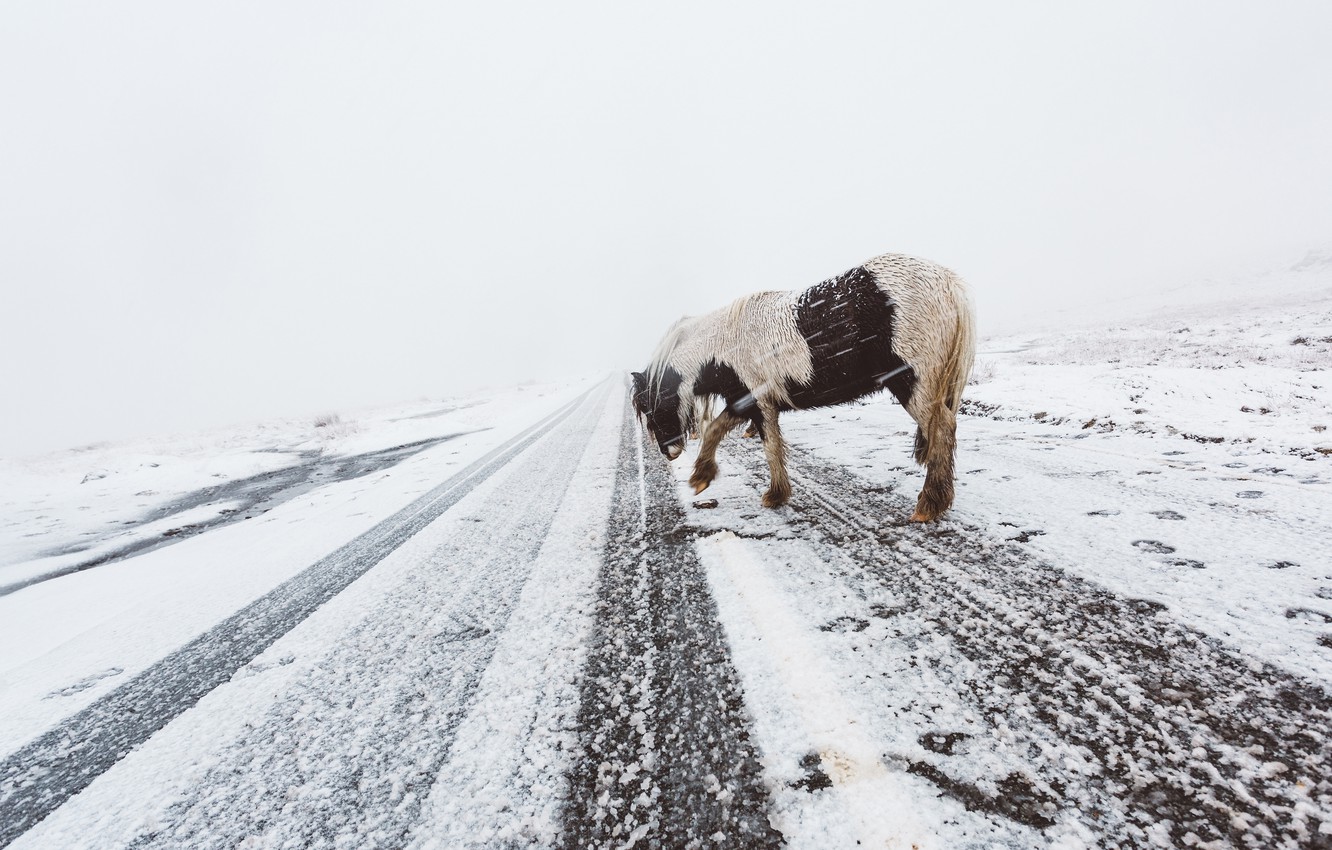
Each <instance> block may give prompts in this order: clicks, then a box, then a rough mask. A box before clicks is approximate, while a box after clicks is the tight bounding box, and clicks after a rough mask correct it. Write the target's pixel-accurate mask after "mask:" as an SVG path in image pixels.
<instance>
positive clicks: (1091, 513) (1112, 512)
mask: <svg viewBox="0 0 1332 850" xmlns="http://www.w3.org/2000/svg"><path fill="white" fill-rule="evenodd" d="M1087 516H1119V511H1117V510H1115V509H1114V508H1103V509H1101V510H1099V511H1087Z"/></svg>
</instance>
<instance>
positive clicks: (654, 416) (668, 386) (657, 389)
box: [634, 367, 685, 460]
mask: <svg viewBox="0 0 1332 850" xmlns="http://www.w3.org/2000/svg"><path fill="white" fill-rule="evenodd" d="M680 381H681V378H680V373H679V372H677V371H675V370H674V369H671V368H669V367H668V368H667V369H666V373H665V374H664V375H662V377H661V380H660V381H657V382H654V381H651V380H649V379H648V377H647V376H646V375H644V374H643V373H642V372H635V373H634V411H635V412H637V413H638V418H639V419H641V420H643V422H644V423H645V424H646V425H647V429H648V431H649V432H650V433H651V434H652V436H653V438H654V439H655V440H656V441H657V446H658V447H659V448H660V449H661V453H662V454H664V455H666V458H667V460H675V459H676V458H677V457H679V456H680V453H681V452H683V451H684V447H685V433H684V420H683V419H682V418H681V416H680Z"/></svg>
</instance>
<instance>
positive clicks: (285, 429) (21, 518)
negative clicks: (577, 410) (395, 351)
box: [0, 379, 597, 753]
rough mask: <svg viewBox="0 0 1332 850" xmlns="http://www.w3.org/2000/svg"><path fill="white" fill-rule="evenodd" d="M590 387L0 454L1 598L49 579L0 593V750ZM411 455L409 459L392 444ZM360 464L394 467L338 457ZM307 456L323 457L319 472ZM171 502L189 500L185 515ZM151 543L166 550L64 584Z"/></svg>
mask: <svg viewBox="0 0 1332 850" xmlns="http://www.w3.org/2000/svg"><path fill="white" fill-rule="evenodd" d="M596 380H597V379H588V380H583V381H570V382H565V383H562V384H552V385H531V386H524V387H519V388H514V389H508V390H504V391H499V392H493V393H487V394H480V395H475V396H469V397H467V398H461V399H444V400H434V401H422V402H420V403H416V404H410V405H402V406H396V407H391V408H383V409H375V410H366V411H361V412H358V413H356V414H354V415H348V416H347V417H346V418H345V420H344V419H342V418H339V421H337V422H334V423H331V424H323V423H320V422H316V421H314V420H284V421H277V422H270V423H263V424H260V425H255V426H252V427H246V428H240V429H231V430H222V431H216V432H212V433H206V434H192V435H183V436H178V437H170V438H160V439H148V440H142V441H137V442H131V443H122V444H114V445H99V446H93V447H86V448H81V449H75V450H71V451H66V452H55V453H50V454H44V455H41V456H36V457H26V458H12V459H6V460H3V461H0V500H2V501H0V553H3V557H2V558H0V589H3V587H4V586H8V587H10V588H14V587H15V586H16V585H18V584H19V583H21V582H23V581H30V580H32V579H34V578H41V577H43V576H49V575H56V576H57V577H55V578H51V579H48V580H45V581H38V582H37V583H35V584H31V585H29V586H26V587H22V588H21V589H14V590H12V591H11V592H8V593H5V594H4V595H0V753H8V752H10V751H12V750H13V749H14V748H15V747H17V746H18V745H20V744H22V743H23V742H24V741H26V740H28V739H29V738H30V737H32V736H33V735H35V734H37V733H39V732H41V731H42V730H44V729H46V728H50V727H51V726H53V725H55V724H56V723H58V722H59V721H60V720H61V719H62V718H64V717H67V716H69V715H71V714H73V713H74V712H76V711H78V710H79V709H81V708H83V707H84V706H86V705H88V704H90V703H92V702H93V701H94V700H96V699H97V698H98V697H99V696H102V695H103V694H105V693H106V692H107V691H109V690H110V689H112V688H114V687H116V686H117V685H120V684H121V683H123V682H125V681H126V680H128V679H130V678H132V677H133V676H134V674H135V673H137V672H139V671H140V670H142V669H143V668H145V667H146V666H148V665H149V664H151V663H152V662H153V661H155V660H157V659H159V658H162V657H163V656H164V655H166V654H167V653H168V652H169V651H170V650H172V649H174V648H175V647H177V646H180V645H181V644H183V643H185V642H187V641H188V640H189V639H191V638H192V637H194V636H195V635H197V634H200V633H202V632H204V631H207V630H208V629H209V628H210V627H212V626H213V625H214V624H215V623H217V622H218V621H220V620H222V619H224V618H225V617H226V616H227V615H229V614H231V613H233V612H234V611H237V610H238V609H240V608H242V607H244V606H245V605H246V604H248V603H249V602H251V601H252V600H254V599H256V598H258V597H260V596H262V595H263V594H265V593H267V592H268V591H269V590H271V589H272V588H274V587H276V586H277V585H279V584H281V583H282V582H283V581H285V580H287V579H289V578H291V577H292V576H293V575H294V574H296V573H298V572H300V571H301V570H302V569H304V568H305V567H308V566H309V565H310V564H311V563H313V562H315V561H317V560H318V559H319V558H321V557H323V556H324V555H326V554H328V553H329V552H331V551H333V550H335V549H337V548H338V547H339V546H341V545H343V544H344V543H346V542H347V541H349V540H351V539H352V538H354V537H356V536H357V535H359V534H361V533H362V532H365V531H366V530H368V529H370V528H372V527H373V526H374V525H375V524H376V523H378V522H380V521H381V520H383V519H384V518H385V517H387V516H389V515H390V514H392V513H394V512H395V511H397V510H399V509H400V508H402V507H403V506H404V505H407V504H408V503H410V502H411V501H412V500H413V499H415V498H417V497H418V496H420V495H421V494H423V493H425V492H426V491H428V490H430V489H431V488H432V487H433V486H435V485H436V484H438V483H439V482H440V481H441V480H443V479H444V478H447V477H448V476H449V475H450V474H451V473H453V472H456V471H457V470H460V469H462V468H464V467H466V466H467V465H468V464H469V463H471V462H473V461H474V460H476V459H477V458H479V457H481V456H482V455H484V454H486V453H487V452H488V451H490V450H491V449H493V448H495V447H496V446H498V445H500V444H501V443H503V442H504V441H506V440H508V439H510V438H512V437H513V436H514V435H515V434H517V433H519V432H520V431H522V430H523V429H524V428H526V427H528V426H529V425H531V424H532V423H533V422H535V421H537V420H538V419H540V418H542V417H543V416H545V415H546V414H548V413H550V412H551V411H553V410H555V409H556V408H558V407H560V406H561V405H563V404H565V403H566V402H568V401H569V400H570V399H571V398H573V397H574V396H576V395H578V394H579V393H581V392H583V391H585V390H586V389H587V388H588V387H589V386H591V385H592V384H593V383H595V381H596ZM321 419H322V418H321ZM403 445H409V446H412V447H413V448H415V449H418V450H419V451H418V452H417V453H411V452H410V451H409V452H397V453H394V452H392V451H390V450H392V449H394V448H395V447H399V446H403ZM366 455H371V456H375V455H379V456H381V457H385V458H386V459H387V460H391V461H394V462H392V463H385V464H384V465H383V466H382V468H381V467H380V464H370V465H369V466H368V467H367V466H362V465H358V464H355V463H351V464H339V463H338V460H339V459H347V458H357V457H363V456H366ZM314 460H322V461H324V463H323V465H322V466H311V463H312V461H314ZM293 469H294V470H300V471H301V473H302V474H300V475H293V476H290V477H289V478H287V479H284V483H286V484H289V485H290V486H289V488H288V489H287V490H285V491H279V492H277V493H276V494H274V495H273V496H272V497H271V498H270V499H269V500H268V501H265V502H262V503H260V504H258V505H256V506H254V507H253V508H252V509H251V510H250V511H249V512H248V513H236V514H227V513H226V512H227V511H229V510H231V509H232V508H233V505H234V501H233V499H232V498H230V497H227V496H225V495H224V496H223V497H222V498H220V499H214V498H213V497H214V495H215V494H214V493H213V492H212V491H211V488H215V487H219V486H225V485H227V484H229V483H234V482H236V481H238V480H239V481H247V480H250V479H253V478H254V477H256V476H261V475H263V474H264V473H271V472H275V471H280V470H293ZM306 471H310V475H311V477H313V478H314V480H312V481H311V480H308V479H307V478H306V476H305V475H304V473H305V472H306ZM315 473H321V474H320V475H319V477H314V476H315ZM196 502H201V504H195V503H196ZM181 505H188V506H189V507H186V508H185V509H184V510H182V511H179V512H177V511H176V508H177V507H179V506H181ZM158 515H164V516H163V517H162V518H156V517H158ZM217 519H231V520H233V521H232V522H230V523H229V524H219V525H217V526H215V527H212V528H210V529H207V530H206V531H205V532H204V533H198V534H195V535H192V536H191V535H189V534H188V533H174V534H173V533H172V530H173V529H180V528H182V527H184V526H186V525H189V524H196V525H198V524H202V523H205V522H208V521H212V520H217ZM143 540H149V541H151V542H154V543H156V544H161V545H159V546H158V548H154V549H150V550H147V551H144V552H143V553H142V554H134V555H132V556H131V557H127V558H125V559H124V560H118V561H111V562H108V563H104V564H101V565H97V566H92V567H89V568H87V569H82V570H79V571H76V572H71V573H68V574H64V575H60V573H61V571H62V570H63V569H66V568H69V567H71V566H77V565H79V564H80V563H84V562H87V561H91V560H93V559H94V558H95V557H96V556H97V555H99V554H105V553H108V552H112V553H113V552H116V551H117V550H118V549H119V548H121V547H123V546H125V545H126V544H128V543H133V542H139V541H143ZM84 547H87V548H84Z"/></svg>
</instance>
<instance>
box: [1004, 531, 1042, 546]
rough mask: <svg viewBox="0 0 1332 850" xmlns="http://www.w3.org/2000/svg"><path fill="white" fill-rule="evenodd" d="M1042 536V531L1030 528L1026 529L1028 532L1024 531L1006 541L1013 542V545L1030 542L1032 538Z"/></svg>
mask: <svg viewBox="0 0 1332 850" xmlns="http://www.w3.org/2000/svg"><path fill="white" fill-rule="evenodd" d="M1043 534H1045V532H1044V531H1042V530H1041V529H1039V528H1031V529H1028V530H1026V531H1023V532H1021V533H1020V534H1018V535H1016V536H1014V537H1010V538H1008V539H1009V540H1011V541H1012V542H1014V543H1026V542H1027V541H1029V540H1031V538H1033V537H1040V536H1041V535H1043Z"/></svg>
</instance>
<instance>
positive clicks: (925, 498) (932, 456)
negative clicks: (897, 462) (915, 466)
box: [911, 404, 957, 522]
mask: <svg viewBox="0 0 1332 850" xmlns="http://www.w3.org/2000/svg"><path fill="white" fill-rule="evenodd" d="M922 443H923V446H922ZM922 449H923V450H922ZM956 450H957V413H956V412H955V411H953V410H951V409H950V408H948V407H947V406H945V405H943V404H936V405H933V406H932V407H931V409H930V411H929V413H928V415H927V417H926V421H925V422H923V423H921V425H920V429H919V430H918V431H917V432H916V460H917V461H922V458H921V455H922V454H923V455H924V458H923V463H924V464H925V486H924V487H923V488H922V489H921V491H920V497H919V498H917V499H916V512H915V513H914V514H912V515H911V521H912V522H933V521H934V520H936V519H938V518H939V515H940V514H942V513H943V512H944V511H946V510H948V508H949V506H951V505H952V504H953V456H954V454H955V452H956Z"/></svg>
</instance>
